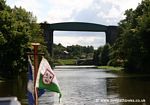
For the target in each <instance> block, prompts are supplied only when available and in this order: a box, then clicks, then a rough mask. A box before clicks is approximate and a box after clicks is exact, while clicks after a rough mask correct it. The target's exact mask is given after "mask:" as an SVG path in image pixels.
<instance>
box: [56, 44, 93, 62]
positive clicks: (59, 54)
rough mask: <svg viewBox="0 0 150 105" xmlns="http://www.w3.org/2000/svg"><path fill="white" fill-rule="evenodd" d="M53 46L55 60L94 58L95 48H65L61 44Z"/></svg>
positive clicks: (77, 46)
mask: <svg viewBox="0 0 150 105" xmlns="http://www.w3.org/2000/svg"><path fill="white" fill-rule="evenodd" d="M53 46H54V58H55V59H60V58H61V59H66V58H68V59H81V58H92V57H93V52H94V48H93V46H80V45H72V46H67V47H64V46H62V45H61V44H58V45H56V44H54V45H53Z"/></svg>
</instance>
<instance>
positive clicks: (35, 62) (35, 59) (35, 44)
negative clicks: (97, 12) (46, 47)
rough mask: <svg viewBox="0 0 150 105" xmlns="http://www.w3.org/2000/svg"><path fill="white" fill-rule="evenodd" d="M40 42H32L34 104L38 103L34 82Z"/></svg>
mask: <svg viewBox="0 0 150 105" xmlns="http://www.w3.org/2000/svg"><path fill="white" fill-rule="evenodd" d="M39 45H40V43H32V46H33V47H34V54H33V55H34V100H35V105H38V93H37V88H36V86H35V83H36V77H37V73H38V46H39Z"/></svg>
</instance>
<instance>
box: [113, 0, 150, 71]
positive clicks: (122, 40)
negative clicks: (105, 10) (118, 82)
mask: <svg viewBox="0 0 150 105" xmlns="http://www.w3.org/2000/svg"><path fill="white" fill-rule="evenodd" d="M149 11H150V1H149V0H143V1H142V2H141V4H139V5H138V6H137V8H136V9H135V10H132V9H129V10H127V11H126V12H125V15H126V18H125V19H124V20H122V21H121V22H120V23H119V27H120V37H119V38H118V40H117V41H116V43H115V44H114V46H113V48H112V49H113V54H112V56H113V57H112V59H116V61H117V60H121V61H122V62H123V65H124V67H125V68H126V69H127V70H129V71H147V70H148V68H149V65H150V55H149V54H150V45H149V42H150V36H149V34H150V29H149V27H150V12H149Z"/></svg>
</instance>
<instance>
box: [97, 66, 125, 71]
mask: <svg viewBox="0 0 150 105" xmlns="http://www.w3.org/2000/svg"><path fill="white" fill-rule="evenodd" d="M96 67H97V68H98V69H105V70H110V71H111V72H121V71H122V70H123V69H124V68H123V67H114V66H96Z"/></svg>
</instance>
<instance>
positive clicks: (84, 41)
mask: <svg viewBox="0 0 150 105" xmlns="http://www.w3.org/2000/svg"><path fill="white" fill-rule="evenodd" d="M78 34H79V33H78ZM81 34H82V35H81ZM85 34H86V33H81V32H80V35H77V33H76V35H72V34H70V36H69V34H68V35H66V36H60V35H57V33H55V34H54V43H56V44H58V43H61V44H62V45H64V46H71V45H77V44H78V45H82V46H91V45H92V46H94V47H95V48H98V47H99V46H103V45H104V44H105V43H106V40H105V38H106V37H105V34H104V33H99V35H96V34H95V35H94V33H93V35H92V33H90V34H91V35H85ZM97 34H98V33H97Z"/></svg>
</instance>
